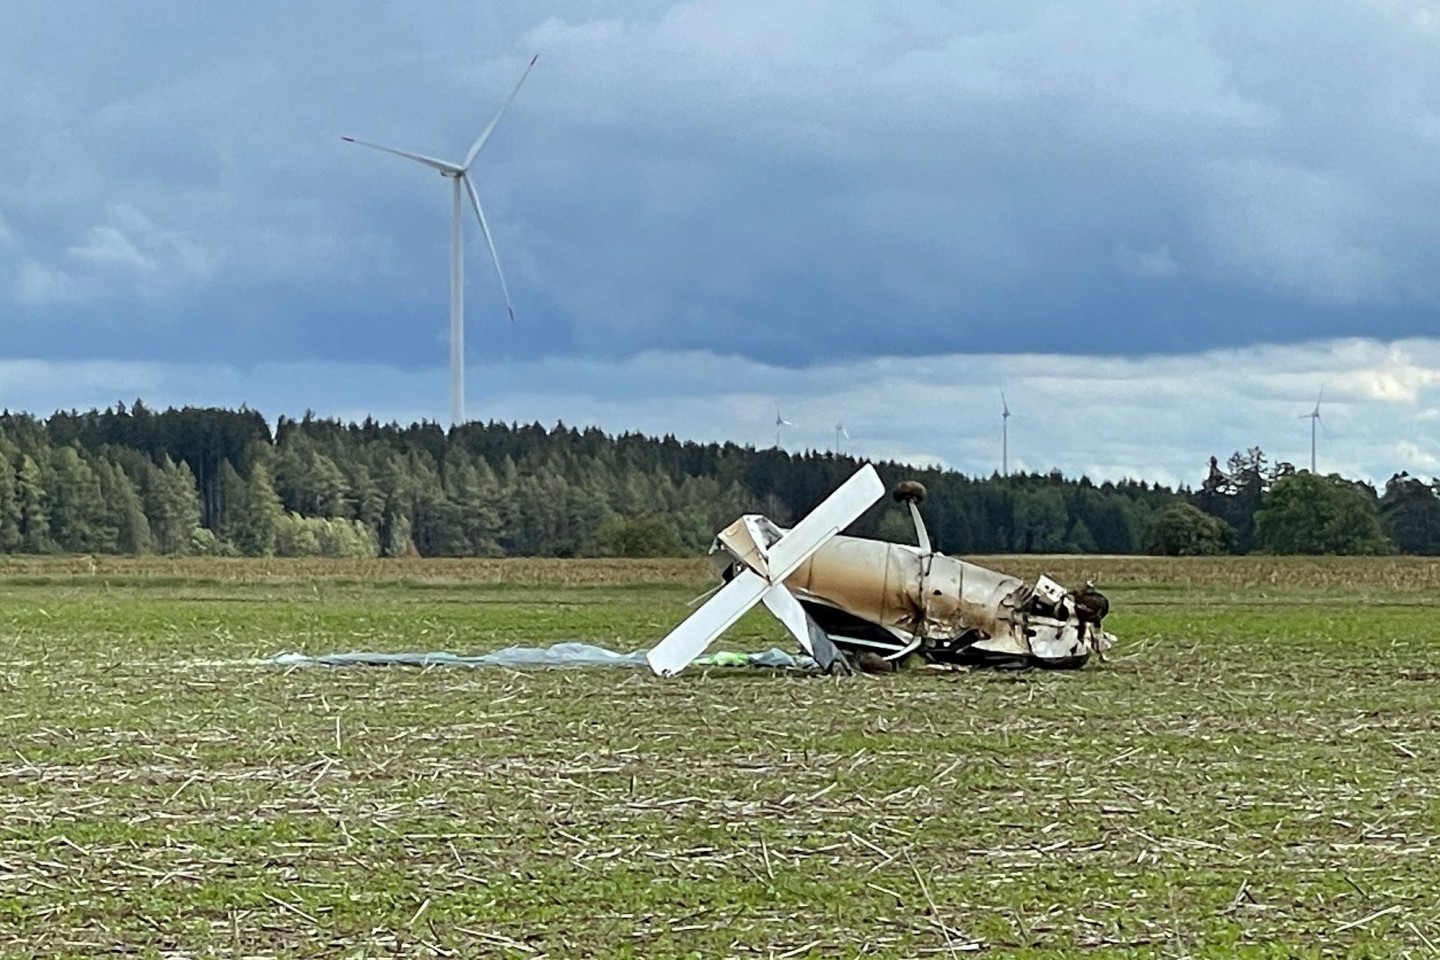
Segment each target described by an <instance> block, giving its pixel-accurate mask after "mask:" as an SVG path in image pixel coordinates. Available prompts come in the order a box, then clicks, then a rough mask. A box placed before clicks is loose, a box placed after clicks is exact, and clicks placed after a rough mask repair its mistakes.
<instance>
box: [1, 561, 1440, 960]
mask: <svg viewBox="0 0 1440 960" xmlns="http://www.w3.org/2000/svg"><path fill="white" fill-rule="evenodd" d="M985 562H987V563H989V564H991V565H993V566H996V567H999V568H1001V569H1005V570H1008V571H1012V572H1015V573H1018V574H1022V575H1033V574H1034V573H1037V572H1040V571H1041V570H1045V571H1048V572H1049V573H1051V574H1052V575H1054V576H1057V577H1060V578H1061V579H1063V580H1065V581H1066V582H1067V583H1069V584H1072V585H1074V584H1078V583H1079V582H1080V581H1082V580H1083V579H1086V578H1090V579H1094V580H1095V581H1096V582H1097V583H1098V584H1099V585H1100V586H1101V587H1102V588H1104V589H1106V590H1107V592H1108V593H1109V594H1110V597H1111V601H1112V615H1111V618H1110V620H1109V621H1107V626H1108V627H1109V628H1110V629H1111V630H1113V632H1115V633H1116V634H1117V635H1118V637H1119V645H1118V647H1117V648H1116V649H1115V650H1114V651H1112V656H1111V659H1110V660H1109V662H1107V663H1094V662H1092V664H1091V665H1090V666H1089V667H1087V668H1086V669H1084V670H1082V671H1079V672H1072V673H1044V672H1028V673H1020V674H1005V673H993V672H991V673H987V672H969V673H966V672H948V671H935V670H917V671H912V672H908V673H904V674H900V675H891V676H883V677H873V676H857V677H849V678H840V677H810V676H802V675H796V674H787V673H783V672H771V671H765V670H758V669H745V668H741V669H734V668H731V669H710V670H704V669H695V670H693V671H691V672H687V673H686V674H684V675H682V676H681V677H678V678H676V679H673V680H669V681H662V680H659V679H656V678H654V677H652V676H650V675H649V674H648V673H645V672H643V671H639V670H634V669H626V668H598V669H586V670H563V671H524V672H516V671H510V670H501V669H467V668H453V667H437V668H429V669H423V670H422V669H415V668H374V667H361V668H343V669H339V668H323V667H309V668H291V669H285V668H281V667H276V666H273V665H268V664H256V663H252V662H248V661H250V660H251V659H252V658H268V657H271V656H273V655H275V654H278V653H283V652H288V651H299V652H304V653H312V654H318V653H327V652H337V651H353V650H374V651H405V650H409V651H434V650H446V651H450V652H455V653H474V652H481V651H488V650H495V649H498V648H501V647H504V646H508V645H511V644H523V645H548V644H550V643H553V642H556V641H562V640H584V641H588V642H592V643H598V644H601V645H604V646H607V647H610V648H612V649H618V650H626V651H628V650H632V649H637V648H642V647H647V646H649V645H650V644H651V643H653V642H654V641H655V640H656V639H657V638H659V637H660V636H662V635H663V634H664V633H665V632H666V631H667V630H668V629H669V627H670V626H671V625H673V624H674V623H676V622H678V621H679V620H680V619H681V618H682V617H683V616H684V615H685V614H686V613H687V612H688V609H689V608H688V606H687V604H688V602H689V601H690V600H691V599H692V598H693V597H694V596H695V595H696V594H698V593H699V592H700V591H701V590H703V589H706V588H707V587H709V586H710V585H711V582H710V580H709V576H708V567H707V566H706V565H705V564H704V563H703V562H700V561H694V562H678V561H677V562H634V563H626V562H614V561H570V562H565V561H544V562H542V561H518V560H517V561H499V562H478V561H477V562H458V561H457V562H446V561H370V562H342V561H333V562H322V561H297V562H284V561H263V560H224V561H221V560H217V561H204V562H201V561H175V562H169V561H159V560H131V561H123V560H102V559H95V560H91V559H88V558H79V559H64V560H58V559H57V560H46V561H29V560H11V561H0V953H3V955H6V956H25V957H64V956H77V957H78V956H84V957H94V956H114V955H129V956H153V957H181V956H185V957H222V956H223V957H295V956H315V957H320V956H323V957H362V956H363V957H390V956H407V957H408V956H416V957H419V956H464V957H468V956H514V957H541V956H548V957H575V956H622V957H623V956H634V957H647V958H650V957H670V956H696V957H723V956H740V957H808V956H825V957H839V956H856V955H874V956H917V955H937V956H949V955H957V956H958V955H971V954H975V953H980V954H985V955H991V956H1021V957H1041V956H1046V957H1048V956H1083V957H1104V956H1209V957H1294V956H1403V955H1407V954H1408V955H1412V956H1416V957H1423V956H1434V955H1440V747H1437V742H1436V741H1437V736H1440V666H1437V664H1436V659H1437V657H1436V654H1437V649H1440V645H1437V641H1436V636H1435V634H1436V621H1437V618H1440V564H1437V563H1434V562H1431V561H1427V560H1418V559H1363V560H1362V559H1356V560H1342V559H1329V560H1296V561H1287V560H1275V559H1264V558H1235V559H1225V560H1221V561H1217V560H1195V561H1174V560H1143V559H1134V558H1068V559H1061V558H1057V559H1041V558H1034V557H1020V558H991V559H989V560H987V561H985ZM771 645H779V646H782V647H784V648H786V649H789V648H790V645H789V643H787V642H786V640H785V638H784V636H783V634H782V633H781V631H780V629H779V628H778V626H777V625H776V624H774V623H773V621H771V620H770V619H768V617H766V616H764V615H763V614H752V615H750V616H749V617H747V618H746V619H745V620H743V621H742V622H741V623H740V625H739V626H738V627H737V628H736V629H734V630H733V631H732V632H731V633H730V634H729V635H728V636H727V638H726V640H725V641H724V642H722V644H720V648H723V649H727V650H758V649H763V648H765V647H768V646H771Z"/></svg>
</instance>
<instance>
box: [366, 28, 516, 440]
mask: <svg viewBox="0 0 1440 960" xmlns="http://www.w3.org/2000/svg"><path fill="white" fill-rule="evenodd" d="M538 59H540V55H539V54H536V55H535V56H533V57H531V58H530V62H529V63H528V64H526V66H525V72H524V73H522V74H520V81H519V82H518V83H516V84H515V89H514V90H511V91H510V96H509V97H508V98H507V99H506V100H505V102H504V103H503V104H502V105H501V107H500V110H499V112H498V113H496V114H495V118H494V119H493V120H491V121H490V123H489V125H488V126H486V127H485V129H484V130H482V131H480V136H478V137H476V138H475V142H474V143H473V144H471V146H470V152H469V153H467V154H465V159H464V160H463V161H461V162H460V163H451V162H449V161H447V160H436V159H435V158H434V157H427V156H425V155H423V154H419V153H410V152H409V151H407V150H396V149H395V148H394V147H384V146H381V145H380V144H378V143H367V142H366V141H364V140H356V139H355V138H354V137H341V138H340V139H341V140H344V141H345V142H346V143H354V144H358V145H359V146H362V147H370V148H371V149H372V150H380V151H383V152H384V153H393V154H394V155H395V156H397V157H404V158H405V159H407V160H414V161H415V162H416V163H422V164H424V165H425V166H427V167H430V168H431V169H432V170H436V171H438V172H439V173H440V176H442V177H445V178H447V179H448V180H450V421H451V423H452V424H453V425H457V426H458V425H459V424H461V423H464V422H465V265H464V259H463V257H462V254H463V252H464V248H465V241H464V238H463V236H462V232H461V229H460V221H461V219H462V215H463V212H464V206H465V201H464V196H463V194H469V196H470V205H471V206H472V207H474V209H475V216H476V218H477V219H478V220H479V221H480V232H481V233H483V234H484V235H485V244H486V246H488V247H489V248H490V259H491V260H493V261H495V275H496V276H497V277H499V278H500V291H501V292H502V293H503V294H504V295H505V308H506V310H508V311H509V313H510V319H511V320H512V321H513V320H514V319H515V308H514V307H513V306H512V305H511V303H510V291H509V290H508V289H507V288H506V286H505V274H504V272H502V271H501V269H500V256H499V254H497V253H496V252H495V241H494V239H493V238H492V237H491V236H490V225H489V224H488V223H486V222H485V211H484V210H483V209H481V207H480V195H479V194H478V193H476V192H475V184H474V183H472V182H471V180H470V168H471V166H473V165H474V163H475V157H476V156H477V155H478V154H479V153H480V148H481V147H483V146H485V141H486V140H489V139H490V134H491V133H493V132H494V131H495V126H496V124H498V123H499V122H500V118H501V117H503V116H504V115H505V111H506V110H507V109H509V107H510V104H511V103H512V102H514V100H515V96H516V94H518V93H519V92H520V87H521V85H522V84H524V83H525V78H526V77H528V76H529V75H530V69H531V67H534V66H535V61H536V60H538Z"/></svg>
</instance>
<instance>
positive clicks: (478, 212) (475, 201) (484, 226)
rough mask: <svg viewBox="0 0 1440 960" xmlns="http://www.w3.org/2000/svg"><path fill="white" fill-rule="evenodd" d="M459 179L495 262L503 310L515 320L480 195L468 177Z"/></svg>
mask: <svg viewBox="0 0 1440 960" xmlns="http://www.w3.org/2000/svg"><path fill="white" fill-rule="evenodd" d="M460 179H461V180H463V181H464V182H465V190H466V191H467V192H468V193H469V194H470V205H471V206H473V207H474V208H475V216H477V217H479V218H480V232H481V233H483V234H485V244H486V246H488V247H489V248H490V259H491V260H494V261H495V274H496V276H498V277H499V278H500V292H501V293H503V294H505V309H506V310H509V311H510V319H511V320H512V321H513V320H514V319H515V308H514V307H513V306H511V305H510V288H509V287H507V286H505V271H503V270H501V269H500V254H498V253H496V252H495V241H494V239H492V238H491V236H490V225H489V224H488V223H486V222H485V211H484V210H482V209H480V195H479V194H478V193H476V192H475V184H473V183H471V182H470V177H469V176H468V175H466V174H463V173H462V174H460Z"/></svg>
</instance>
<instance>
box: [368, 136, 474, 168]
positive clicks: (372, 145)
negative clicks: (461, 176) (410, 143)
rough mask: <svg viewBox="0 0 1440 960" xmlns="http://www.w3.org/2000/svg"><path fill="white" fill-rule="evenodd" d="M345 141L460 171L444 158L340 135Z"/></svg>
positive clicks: (428, 164) (437, 166)
mask: <svg viewBox="0 0 1440 960" xmlns="http://www.w3.org/2000/svg"><path fill="white" fill-rule="evenodd" d="M340 139H341V140H344V141H345V142H346V143H353V144H356V145H357V146H361V147H369V148H370V149H371V150H379V151H381V152H382V153H393V154H395V156H397V157H404V158H405V159H406V160H414V161H415V162H416V163H423V164H425V166H427V167H433V168H435V169H436V170H439V171H440V172H441V173H460V172H461V169H460V168H459V167H457V166H455V164H453V163H446V162H445V161H444V160H436V159H435V158H434V157H427V156H425V155H424V154H421V153H411V152H410V151H408V150H396V149H395V148H394V147H382V146H381V145H380V144H378V143H367V142H366V141H364V140H356V139H355V138H354V137H341V138H340Z"/></svg>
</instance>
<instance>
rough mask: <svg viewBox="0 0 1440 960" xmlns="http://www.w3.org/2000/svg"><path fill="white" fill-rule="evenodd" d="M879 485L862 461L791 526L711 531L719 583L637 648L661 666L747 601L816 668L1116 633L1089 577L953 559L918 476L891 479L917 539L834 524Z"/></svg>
mask: <svg viewBox="0 0 1440 960" xmlns="http://www.w3.org/2000/svg"><path fill="white" fill-rule="evenodd" d="M884 492H885V487H884V484H883V483H882V482H881V480H880V476H879V474H878V473H876V471H875V468H874V466H873V465H871V464H868V463H867V464H865V465H864V466H862V467H861V468H860V469H859V470H857V471H856V472H855V473H854V474H853V475H852V476H851V477H850V478H849V479H848V480H846V481H845V482H844V483H843V484H841V485H840V487H839V488H838V489H836V490H835V492H834V493H832V494H831V495H830V496H829V497H827V498H826V499H825V500H824V501H823V502H822V503H821V504H820V505H819V506H818V507H816V508H815V509H814V510H813V511H812V512H811V513H810V514H809V515H807V516H806V517H804V518H803V519H802V520H801V521H800V522H799V523H797V524H796V525H795V526H794V527H793V528H790V529H788V530H787V529H785V528H783V527H780V526H778V525H777V524H775V523H774V522H773V521H771V520H770V519H769V518H767V517H764V516H762V515H759V514H746V515H744V516H742V517H740V518H739V519H737V520H736V521H735V522H734V523H732V524H730V525H729V526H728V527H726V528H725V529H724V530H722V531H720V533H719V534H718V535H717V536H716V538H715V543H714V545H713V546H712V548H711V556H712V557H713V558H714V559H715V561H716V565H717V567H718V568H719V570H720V576H721V579H722V581H723V586H722V587H721V588H720V589H719V590H718V591H717V592H715V593H714V594H713V595H712V596H711V597H710V598H709V599H708V600H707V601H706V602H705V603H704V604H702V605H701V606H700V607H699V608H698V609H697V610H696V611H695V612H694V613H692V614H691V615H690V616H689V617H687V618H686V619H685V620H684V621H683V622H681V623H680V624H679V625H678V626H677V627H675V629H674V630H672V631H671V632H670V633H669V634H667V635H666V636H665V638H664V639H662V640H661V641H660V642H659V643H658V644H656V645H655V646H654V647H653V648H652V649H651V650H650V651H649V652H648V653H647V654H646V661H647V662H648V663H649V664H650V668H651V669H652V670H653V671H654V672H655V673H657V674H659V675H660V676H664V677H671V676H674V675H675V674H677V673H679V672H680V671H682V670H684V669H685V667H686V666H688V665H689V664H690V663H692V662H693V661H694V660H695V658H697V657H699V656H700V655H701V654H702V653H703V652H704V650H705V649H706V648H707V647H709V646H710V644H711V643H713V642H714V641H715V640H716V638H718V637H719V636H720V635H721V634H722V633H724V632H725V630H727V629H728V628H729V627H730V626H732V625H733V624H734V623H735V622H736V621H737V620H739V619H740V617H741V616H743V615H744V614H745V613H746V612H747V611H748V610H750V609H751V608H752V607H754V606H755V605H757V604H760V603H763V604H764V605H765V607H766V608H767V609H768V610H769V611H770V612H771V613H772V614H773V615H774V616H775V617H776V618H777V619H778V620H780V622H781V623H783V624H784V625H785V627H786V629H788V630H789V631H790V633H791V634H792V635H793V636H794V637H795V639H796V640H797V641H798V642H799V644H800V646H801V647H802V648H803V649H804V651H805V652H806V653H807V654H809V655H810V656H811V657H812V658H813V659H814V660H815V662H816V663H817V664H818V665H819V666H820V667H821V668H822V669H824V670H827V671H829V670H834V669H837V668H838V669H841V670H843V671H846V672H850V670H851V669H852V666H855V667H859V668H860V669H863V670H865V671H866V672H884V671H885V670H886V669H893V668H895V667H897V666H898V665H899V664H900V663H901V662H902V661H904V660H906V659H908V658H912V657H914V658H919V659H920V660H922V661H925V662H928V663H932V664H948V665H970V666H996V667H1017V668H1023V667H1032V666H1033V667H1048V668H1053V669H1074V668H1078V667H1081V666H1084V665H1085V663H1086V662H1087V661H1088V660H1089V658H1090V656H1091V654H1092V653H1093V654H1097V655H1100V656H1102V657H1103V655H1104V652H1105V651H1106V650H1108V649H1110V647H1111V646H1112V645H1113V644H1114V642H1115V638H1114V637H1113V636H1112V635H1111V634H1109V633H1107V632H1105V631H1104V630H1103V629H1101V621H1102V620H1103V619H1104V618H1105V615H1106V614H1107V613H1108V612H1109V609H1110V603H1109V601H1108V600H1107V599H1106V597H1105V595H1104V594H1102V593H1101V592H1100V591H1098V590H1096V589H1095V586H1094V584H1090V583H1087V584H1086V585H1085V587H1084V588H1083V589H1081V590H1080V591H1078V592H1074V593H1072V592H1070V591H1067V590H1066V589H1065V588H1064V587H1063V586H1062V585H1061V584H1059V583H1057V582H1056V581H1055V580H1052V579H1051V578H1050V577H1048V576H1043V575H1042V576H1041V577H1039V578H1038V579H1036V580H1035V581H1034V582H1033V583H1032V582H1028V581H1025V580H1022V579H1020V578H1019V577H1014V576H1010V575H1007V574H1004V573H999V572H997V571H994V570H990V569H988V568H986V567H982V566H980V565H979V564H975V563H970V562H968V561H965V560H961V559H959V558H957V557H949V556H946V555H945V554H943V553H940V552H939V551H937V550H936V549H935V548H934V547H933V546H932V544H931V540H930V534H929V532H928V531H927V530H926V528H925V523H924V520H923V519H922V518H921V515H920V503H921V502H922V501H923V500H924V498H925V488H924V486H923V485H921V484H919V483H917V482H915V481H911V480H907V481H903V482H901V483H900V484H898V485H897V486H896V488H895V490H894V494H893V495H894V498H895V500H896V501H897V502H899V503H901V504H903V505H904V506H905V507H906V509H907V510H908V511H909V513H910V517H911V519H912V521H913V522H914V525H915V537H916V544H915V545H913V546H912V545H910V544H903V543H888V542H885V541H881V540H871V539H866V538H861V537H851V536H844V535H841V533H840V531H842V530H844V529H845V528H846V527H848V526H850V524H852V523H854V522H855V520H856V519H858V518H859V517H860V515H861V514H863V513H864V512H865V511H866V510H868V509H869V508H870V507H871V506H873V505H874V503H875V502H876V501H877V500H879V499H880V498H881V497H882V496H883V495H884Z"/></svg>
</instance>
